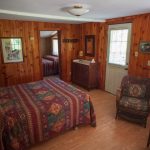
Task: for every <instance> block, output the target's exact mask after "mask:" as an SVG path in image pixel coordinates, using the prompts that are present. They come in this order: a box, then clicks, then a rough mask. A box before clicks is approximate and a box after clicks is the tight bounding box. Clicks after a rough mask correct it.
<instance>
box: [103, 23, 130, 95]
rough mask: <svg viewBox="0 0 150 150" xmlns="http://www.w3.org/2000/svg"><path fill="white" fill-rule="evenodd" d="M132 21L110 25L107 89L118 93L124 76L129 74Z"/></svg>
mask: <svg viewBox="0 0 150 150" xmlns="http://www.w3.org/2000/svg"><path fill="white" fill-rule="evenodd" d="M131 26H132V24H131V23H125V24H117V25H110V26H109V27H108V51H107V64H106V80H105V90H106V91H108V92H110V93H112V94H116V90H117V88H119V86H120V84H121V80H122V78H123V76H125V75H127V74H128V64H129V55H130V41H131Z"/></svg>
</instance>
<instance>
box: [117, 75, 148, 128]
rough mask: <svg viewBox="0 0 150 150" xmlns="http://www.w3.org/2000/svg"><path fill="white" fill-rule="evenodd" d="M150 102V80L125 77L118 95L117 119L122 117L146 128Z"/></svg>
mask: <svg viewBox="0 0 150 150" xmlns="http://www.w3.org/2000/svg"><path fill="white" fill-rule="evenodd" d="M149 101H150V78H140V77H133V76H129V75H127V76H125V77H124V78H123V79H122V82H121V86H120V89H118V90H117V93H116V109H117V110H116V119H117V118H118V117H119V116H120V117H123V118H125V119H128V120H130V121H135V122H137V123H140V124H143V125H144V127H146V123H147V117H148V114H149V106H150V105H149Z"/></svg>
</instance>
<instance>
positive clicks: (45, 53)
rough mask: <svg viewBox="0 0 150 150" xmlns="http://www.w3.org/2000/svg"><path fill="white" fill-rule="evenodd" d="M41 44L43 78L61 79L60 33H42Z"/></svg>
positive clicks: (54, 31)
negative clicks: (55, 77) (53, 77)
mask: <svg viewBox="0 0 150 150" xmlns="http://www.w3.org/2000/svg"><path fill="white" fill-rule="evenodd" d="M39 42H40V52H41V57H42V58H41V66H42V75H43V77H49V76H57V77H60V75H61V67H60V31H56V30H53V31H52V30H50V31H40V40H39Z"/></svg>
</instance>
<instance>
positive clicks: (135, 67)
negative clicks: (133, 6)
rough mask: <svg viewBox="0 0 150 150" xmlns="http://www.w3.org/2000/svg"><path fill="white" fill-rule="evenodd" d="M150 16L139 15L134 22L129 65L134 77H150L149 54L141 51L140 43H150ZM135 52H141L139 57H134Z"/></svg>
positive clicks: (130, 72)
mask: <svg viewBox="0 0 150 150" xmlns="http://www.w3.org/2000/svg"><path fill="white" fill-rule="evenodd" d="M149 27H150V14H144V15H138V16H136V17H135V18H134V21H133V28H132V29H133V33H132V44H131V55H130V64H129V74H131V75H134V76H142V77H150V76H149V74H150V69H149V67H148V66H147V62H148V60H150V54H149V53H143V52H141V51H140V50H139V44H140V41H150V36H149V35H150V30H149V29H150V28H149ZM135 51H138V52H139V55H138V57H137V58H136V57H135V56H134V53H135Z"/></svg>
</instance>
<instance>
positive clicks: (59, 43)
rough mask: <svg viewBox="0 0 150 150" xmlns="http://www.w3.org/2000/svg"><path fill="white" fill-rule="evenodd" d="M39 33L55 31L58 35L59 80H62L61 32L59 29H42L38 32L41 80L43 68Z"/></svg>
mask: <svg viewBox="0 0 150 150" xmlns="http://www.w3.org/2000/svg"><path fill="white" fill-rule="evenodd" d="M40 31H57V34H58V57H59V78H60V79H62V59H61V56H62V55H61V30H60V29H54V28H53V29H44V30H39V32H38V43H39V53H40V55H39V56H40V66H41V67H40V68H41V79H43V77H44V76H43V66H42V63H41V62H42V55H41V50H40V47H41V40H40Z"/></svg>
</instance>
